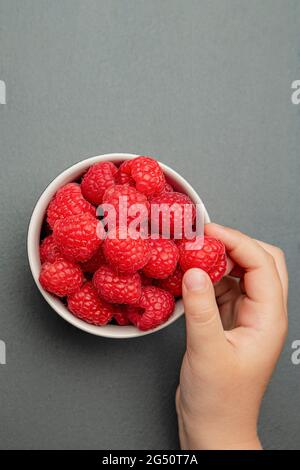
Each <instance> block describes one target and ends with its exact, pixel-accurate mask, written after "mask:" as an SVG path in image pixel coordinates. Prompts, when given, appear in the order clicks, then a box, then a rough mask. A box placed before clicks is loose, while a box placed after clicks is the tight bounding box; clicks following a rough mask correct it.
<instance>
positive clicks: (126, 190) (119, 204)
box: [103, 184, 150, 224]
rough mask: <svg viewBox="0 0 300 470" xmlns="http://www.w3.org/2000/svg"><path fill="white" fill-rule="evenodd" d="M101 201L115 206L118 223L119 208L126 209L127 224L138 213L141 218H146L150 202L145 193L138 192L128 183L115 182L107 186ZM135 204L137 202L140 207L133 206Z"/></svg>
mask: <svg viewBox="0 0 300 470" xmlns="http://www.w3.org/2000/svg"><path fill="white" fill-rule="evenodd" d="M120 198H122V199H120ZM123 198H124V199H123ZM124 202H125V204H124ZM103 203H104V204H111V205H112V206H113V207H114V208H115V210H116V216H117V222H118V223H119V222H120V221H119V214H120V209H121V210H123V211H126V212H125V213H126V214H127V224H129V223H130V222H131V221H132V220H134V219H135V218H136V217H137V215H139V214H141V220H143V219H147V218H148V214H149V208H150V204H149V202H148V199H147V197H146V196H145V194H142V193H140V192H139V191H137V190H136V189H135V188H133V187H131V186H129V185H120V184H116V185H115V186H112V187H111V188H108V189H107V190H106V191H105V193H104V195H103ZM135 204H139V205H141V207H136V208H135V207H134V205H135ZM130 208H131V211H130ZM135 209H137V210H135ZM131 212H132V213H131ZM125 222H126V220H125Z"/></svg>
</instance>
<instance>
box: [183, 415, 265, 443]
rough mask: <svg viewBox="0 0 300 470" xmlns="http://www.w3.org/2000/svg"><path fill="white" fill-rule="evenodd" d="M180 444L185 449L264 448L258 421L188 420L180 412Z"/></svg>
mask: <svg viewBox="0 0 300 470" xmlns="http://www.w3.org/2000/svg"><path fill="white" fill-rule="evenodd" d="M178 427H179V437H180V446H181V448H182V449H185V450H262V445H261V443H260V440H259V437H258V434H257V428H256V423H248V425H247V424H246V423H245V422H243V423H240V424H239V425H236V423H230V422H217V423H213V422H208V423H207V422H203V421H202V422H201V424H200V425H199V424H198V423H197V424H195V423H194V422H189V421H188V422H187V421H186V420H185V419H183V418H182V415H181V414H180V413H178Z"/></svg>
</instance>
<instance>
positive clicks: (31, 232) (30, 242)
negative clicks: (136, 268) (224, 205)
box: [27, 153, 210, 339]
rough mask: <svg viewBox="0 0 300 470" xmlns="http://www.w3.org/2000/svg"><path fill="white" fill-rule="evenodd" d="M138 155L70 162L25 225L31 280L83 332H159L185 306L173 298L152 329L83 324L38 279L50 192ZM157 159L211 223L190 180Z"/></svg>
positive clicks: (128, 334)
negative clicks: (97, 166)
mask: <svg viewBox="0 0 300 470" xmlns="http://www.w3.org/2000/svg"><path fill="white" fill-rule="evenodd" d="M138 156H139V155H137V154H131V153H107V154H102V155H96V156H93V157H88V158H85V159H84V160H80V161H78V162H77V163H75V164H73V165H71V166H70V167H67V168H66V169H65V170H63V171H62V172H61V173H59V174H58V175H57V176H56V177H55V178H54V179H53V180H52V181H51V182H50V183H49V184H48V185H47V187H46V188H45V189H44V191H43V192H42V194H41V195H40V197H39V198H38V200H37V202H36V204H35V206H34V209H33V211H32V214H31V217H30V221H29V225H28V234H27V256H28V261H29V266H30V270H31V274H32V276H33V279H34V281H35V283H36V285H37V287H38V289H39V291H40V293H41V294H42V296H43V297H44V299H45V300H46V302H47V303H48V304H49V305H50V307H52V309H53V310H54V311H55V312H56V313H57V314H58V315H59V316H61V317H62V318H63V319H64V320H66V321H67V322H68V323H70V324H71V325H73V326H75V327H76V328H79V329H80V330H82V331H85V332H86V333H90V334H93V335H96V336H102V337H106V338H112V339H130V338H136V337H141V336H146V335H149V334H152V333H155V332H157V331H160V330H162V329H163V328H166V327H167V326H169V325H171V324H172V323H174V322H175V321H176V320H177V319H178V318H179V317H181V316H182V315H183V313H184V308H183V302H182V299H179V300H177V301H176V305H175V310H174V312H173V314H172V315H171V317H170V318H169V319H168V320H167V321H166V322H165V323H163V324H162V325H159V326H158V327H156V328H154V329H152V330H147V331H141V330H138V329H137V328H136V327H135V326H119V325H110V324H108V325H105V326H96V325H91V324H89V323H86V322H84V321H83V320H80V319H79V318H77V317H75V316H74V315H73V314H72V313H71V312H70V311H69V310H68V309H67V307H66V305H64V303H63V302H62V301H61V300H60V299H59V298H56V297H54V296H53V295H51V294H50V293H48V292H47V291H45V290H44V289H43V287H42V286H41V284H40V282H39V273H40V266H41V263H40V257H39V240H40V231H41V226H42V221H43V220H44V216H45V211H46V208H47V206H48V204H49V202H50V200H51V198H52V197H53V195H54V194H55V193H56V191H57V190H58V189H59V188H60V187H61V186H63V185H64V184H67V183H68V182H71V181H74V179H76V178H77V177H78V176H79V175H80V174H83V173H84V171H86V170H87V169H88V168H89V167H90V166H91V165H93V164H94V163H97V162H100V161H112V162H115V163H116V162H121V161H124V160H130V159H132V158H135V157H138ZM157 161H158V163H159V165H160V166H161V167H162V169H163V171H164V173H165V174H166V176H167V178H169V179H171V180H172V181H174V182H175V183H177V184H178V186H180V187H182V188H183V189H184V191H185V192H186V193H187V194H188V195H189V197H190V198H191V199H192V201H193V202H194V203H197V204H201V205H202V209H203V213H204V222H205V223H208V222H210V218H209V215H208V212H207V210H206V208H205V205H204V204H203V202H202V200H201V198H200V196H199V195H198V193H197V192H196V191H195V190H194V188H193V187H192V186H191V185H190V183H188V182H187V181H186V180H185V178H183V177H182V176H181V175H180V174H179V173H177V172H176V171H175V170H173V169H172V168H170V167H169V166H168V165H166V164H164V163H162V162H160V161H159V160H157ZM76 175H77V176H76Z"/></svg>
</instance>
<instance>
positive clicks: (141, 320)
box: [127, 286, 175, 330]
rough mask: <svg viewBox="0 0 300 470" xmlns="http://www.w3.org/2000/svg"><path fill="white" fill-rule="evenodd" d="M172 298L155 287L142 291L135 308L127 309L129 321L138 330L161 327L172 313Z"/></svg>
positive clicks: (145, 288)
mask: <svg viewBox="0 0 300 470" xmlns="http://www.w3.org/2000/svg"><path fill="white" fill-rule="evenodd" d="M174 306H175V302H174V297H173V296H172V295H171V294H170V292H167V291H166V290H163V289H160V288H159V287H155V286H148V287H144V288H143V289H142V295H141V298H140V300H139V302H138V304H137V306H130V307H128V309H127V314H128V318H129V320H130V321H131V322H132V323H133V324H134V325H136V326H137V327H138V328H139V329H140V330H150V329H152V328H156V327H157V326H159V325H161V324H162V323H164V322H165V321H167V320H168V318H169V317H170V316H171V314H172V313H173V310H174Z"/></svg>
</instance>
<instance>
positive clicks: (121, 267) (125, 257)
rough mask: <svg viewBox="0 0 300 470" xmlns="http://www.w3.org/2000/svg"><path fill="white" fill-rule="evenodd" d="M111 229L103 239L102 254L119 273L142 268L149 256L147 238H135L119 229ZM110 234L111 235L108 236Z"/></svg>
mask: <svg viewBox="0 0 300 470" xmlns="http://www.w3.org/2000/svg"><path fill="white" fill-rule="evenodd" d="M112 234H113V231H112V232H111V233H110V234H109V235H108V237H107V238H106V239H105V241H104V244H103V246H104V254H105V258H106V259H107V261H108V263H109V264H111V266H112V267H113V268H114V269H115V270H116V271H117V272H120V273H123V274H131V273H134V272H136V271H138V270H139V269H142V268H143V267H144V266H145V264H146V263H147V262H148V260H149V258H150V247H149V242H148V240H147V239H144V238H142V237H141V236H138V234H137V237H135V238H132V237H130V235H129V234H128V233H127V234H126V232H125V231H124V230H121V229H117V230H116V231H115V236H112ZM110 235H111V236H110Z"/></svg>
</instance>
